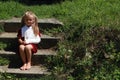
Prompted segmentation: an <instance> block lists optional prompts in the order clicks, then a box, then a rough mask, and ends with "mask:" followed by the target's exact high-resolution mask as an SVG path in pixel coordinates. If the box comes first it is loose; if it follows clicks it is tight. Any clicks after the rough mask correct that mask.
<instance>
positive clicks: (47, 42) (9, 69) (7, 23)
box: [0, 18, 63, 75]
mask: <svg viewBox="0 0 120 80" xmlns="http://www.w3.org/2000/svg"><path fill="white" fill-rule="evenodd" d="M20 20H21V19H20V18H13V19H10V20H1V21H0V25H2V27H3V29H4V32H2V33H0V42H1V43H3V44H6V47H5V48H3V49H2V50H0V56H1V57H3V58H8V59H9V60H10V63H9V64H8V65H3V66H0V72H2V73H11V74H21V75H22V74H23V75H46V74H47V75H49V74H50V73H51V72H49V69H47V67H46V66H45V65H46V64H47V63H46V61H45V58H46V57H48V56H55V55H57V52H56V49H57V43H58V42H59V40H60V39H61V37H58V36H57V37H55V36H49V35H45V34H42V36H41V42H40V43H39V49H38V52H37V53H35V54H34V55H33V56H32V68H31V69H30V70H25V71H21V70H20V69H19V67H20V66H21V65H22V62H21V60H20V56H19V54H18V48H17V47H18V43H17V31H18V29H19V28H20V22H21V21H20ZM38 24H39V27H40V30H41V31H42V30H44V29H48V28H49V29H51V28H57V27H62V26H63V23H62V22H60V21H58V20H56V19H53V18H51V19H39V20H38Z"/></svg>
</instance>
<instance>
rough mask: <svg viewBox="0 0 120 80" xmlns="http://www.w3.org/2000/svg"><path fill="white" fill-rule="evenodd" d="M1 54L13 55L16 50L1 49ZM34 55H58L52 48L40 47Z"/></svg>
mask: <svg viewBox="0 0 120 80" xmlns="http://www.w3.org/2000/svg"><path fill="white" fill-rule="evenodd" d="M0 54H4V55H13V54H16V52H13V51H4V50H0ZM34 55H56V51H54V50H52V49H39V50H38V52H37V53H35V54H34Z"/></svg>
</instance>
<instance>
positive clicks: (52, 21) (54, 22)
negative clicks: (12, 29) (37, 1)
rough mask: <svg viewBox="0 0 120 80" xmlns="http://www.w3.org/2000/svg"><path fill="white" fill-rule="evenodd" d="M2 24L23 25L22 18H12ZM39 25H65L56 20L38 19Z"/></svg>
mask: <svg viewBox="0 0 120 80" xmlns="http://www.w3.org/2000/svg"><path fill="white" fill-rule="evenodd" d="M1 22H5V23H21V18H12V19H9V20H3V21H1ZM38 23H51V24H61V25H63V23H62V22H60V21H58V20H57V19H55V18H46V19H38Z"/></svg>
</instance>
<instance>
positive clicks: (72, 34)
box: [0, 0, 120, 80]
mask: <svg viewBox="0 0 120 80" xmlns="http://www.w3.org/2000/svg"><path fill="white" fill-rule="evenodd" d="M27 10H31V11H33V12H35V14H36V15H37V16H38V17H39V18H51V17H54V18H57V19H59V20H60V21H62V22H63V23H64V24H65V26H64V27H63V28H62V30H60V29H58V30H59V31H60V32H62V31H63V32H64V34H65V36H66V37H67V38H65V39H68V38H69V39H70V40H69V41H67V40H66V42H65V41H64V42H63V44H59V49H60V50H59V51H60V52H59V53H61V54H60V55H58V56H57V58H54V60H52V62H54V63H53V65H54V66H53V65H52V64H50V66H52V67H54V68H55V70H56V71H58V73H59V72H61V73H64V72H65V71H68V72H69V71H71V70H72V69H73V67H75V68H76V69H73V70H75V72H73V75H74V76H71V74H69V76H68V79H69V80H73V79H74V78H81V79H91V77H92V79H96V80H99V79H112V77H114V79H119V75H120V69H119V68H118V67H119V66H118V65H117V64H118V62H119V61H120V57H119V55H118V53H119V51H118V52H116V53H114V54H115V55H113V52H112V51H114V47H111V46H110V45H109V43H107V40H106V37H105V39H104V35H105V36H106V35H108V34H104V33H106V32H105V31H103V32H102V31H101V30H100V29H99V28H96V33H97V35H98V36H96V34H92V31H91V30H94V29H90V31H91V33H90V32H89V29H88V34H87V29H86V28H89V27H92V28H93V27H110V29H111V28H115V29H120V1H119V0H73V1H71V2H70V1H65V2H63V3H61V4H52V5H45V4H44V5H33V6H29V5H25V4H21V3H18V2H14V1H5V2H0V19H9V18H12V17H22V15H23V13H24V12H25V11H27ZM85 30H86V32H85ZM0 31H1V30H0ZM110 31H111V30H110ZM110 31H109V30H108V33H109V32H110ZM50 32H51V33H52V32H53V33H56V32H57V30H56V29H54V30H53V31H50ZM115 32H116V31H114V30H113V33H115ZM68 33H69V34H68ZM111 33H112V32H111ZM111 33H110V35H111ZM117 33H118V34H117ZM91 34H92V35H91ZM116 34H117V35H118V37H117V38H119V32H116ZM116 34H115V35H116ZM117 35H116V36H117ZM96 37H97V38H96ZM108 37H109V36H108ZM110 37H111V36H110ZM99 38H100V39H103V42H101V40H99ZM82 39H83V40H82ZM92 39H94V40H95V41H96V45H97V42H98V41H100V42H99V44H100V43H101V46H103V47H101V48H103V49H102V50H104V49H106V50H108V52H109V53H111V54H112V55H113V56H116V57H117V58H116V59H114V60H112V59H105V61H102V60H103V59H100V60H101V65H100V66H102V67H101V68H100V70H98V68H97V67H94V66H91V64H92V63H91V62H92V60H93V61H94V59H97V58H98V59H99V57H100V56H101V55H100V56H98V54H97V52H101V50H99V48H98V51H96V53H94V54H96V55H95V58H92V59H91V58H90V59H89V60H88V59H87V60H86V59H85V61H84V59H83V61H82V60H79V59H77V58H75V60H76V61H74V60H73V59H74V57H76V56H74V57H70V58H67V59H66V57H65V56H66V55H68V56H70V55H74V54H76V55H78V57H79V56H81V54H80V53H83V52H84V50H83V49H84V47H85V48H86V44H87V42H90V40H91V43H92ZM84 40H85V41H84ZM94 40H93V41H94ZM104 40H106V41H104ZM76 41H77V42H76ZM95 41H94V42H95ZM113 41H114V40H113ZM92 44H94V43H92ZM99 44H98V45H99ZM102 44H103V45H102ZM116 44H117V43H116ZM0 46H2V47H4V46H5V45H4V44H1V45H0ZM93 46H94V45H93ZM106 46H107V47H106ZM87 47H88V46H87ZM104 47H105V48H104ZM117 47H118V49H119V46H117ZM71 48H73V49H75V50H76V53H73V52H74V51H72V50H71ZM109 48H110V50H109ZM115 49H116V47H115ZM69 51H70V52H69ZM103 52H104V51H103ZM101 53H102V52H101ZM94 54H93V55H94ZM99 54H100V53H99ZM93 57H94V56H93ZM57 61H58V63H57ZM112 61H115V62H112ZM82 62H83V63H82ZM111 63H112V64H113V63H114V64H113V65H110V66H109V64H111ZM55 64H57V66H56V65H55ZM66 64H67V65H66ZM74 64H76V65H74ZM81 64H82V65H81ZM106 65H107V66H106ZM98 66H99V65H98ZM108 69H113V72H112V71H111V73H112V74H111V73H110V75H109V76H108V74H107V71H108V72H109V70H108ZM56 71H55V72H56ZM77 71H79V72H78V73H77ZM80 71H81V72H80ZM91 73H93V74H91ZM107 76H108V77H107ZM48 78H49V77H48ZM23 80H24V79H23ZM43 80H44V78H43Z"/></svg>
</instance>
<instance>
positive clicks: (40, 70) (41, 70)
mask: <svg viewBox="0 0 120 80" xmlns="http://www.w3.org/2000/svg"><path fill="white" fill-rule="evenodd" d="M0 73H9V74H19V75H50V74H51V72H49V71H48V69H47V68H46V67H44V66H42V65H39V66H32V67H31V69H29V70H24V71H23V70H20V69H19V68H9V65H6V66H0Z"/></svg>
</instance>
